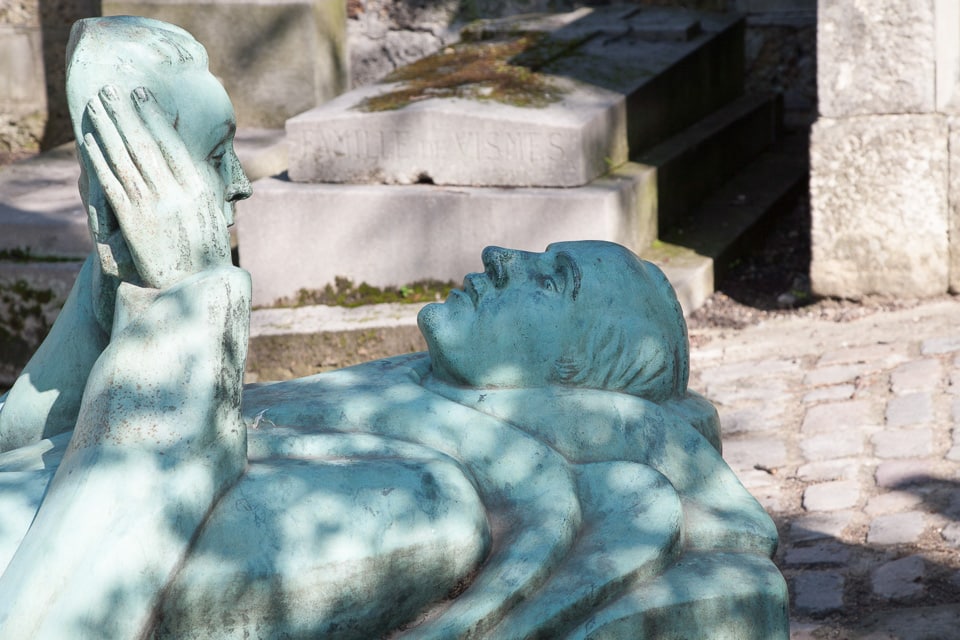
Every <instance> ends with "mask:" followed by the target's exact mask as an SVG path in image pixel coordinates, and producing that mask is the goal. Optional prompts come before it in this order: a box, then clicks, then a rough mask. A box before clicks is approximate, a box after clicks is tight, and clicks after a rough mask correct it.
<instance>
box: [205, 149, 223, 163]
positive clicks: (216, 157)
mask: <svg viewBox="0 0 960 640" xmlns="http://www.w3.org/2000/svg"><path fill="white" fill-rule="evenodd" d="M225 155H227V151H226V149H223V148H217V149H214V150H213V151H211V152H210V155H208V156H207V160H209V161H210V162H212V163H213V164H214V165H215V166H217V167H219V166H220V165H221V164H223V157H224V156H225Z"/></svg>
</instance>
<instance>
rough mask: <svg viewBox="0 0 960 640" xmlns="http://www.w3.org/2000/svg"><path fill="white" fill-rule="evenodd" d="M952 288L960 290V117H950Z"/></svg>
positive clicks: (952, 289)
mask: <svg viewBox="0 0 960 640" xmlns="http://www.w3.org/2000/svg"><path fill="white" fill-rule="evenodd" d="M949 122H950V164H949V166H950V174H949V175H950V213H949V220H950V222H949V227H950V290H951V291H953V292H954V293H956V292H960V118H958V117H956V116H953V117H951V118H950V121H949Z"/></svg>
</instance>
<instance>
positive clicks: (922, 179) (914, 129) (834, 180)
mask: <svg viewBox="0 0 960 640" xmlns="http://www.w3.org/2000/svg"><path fill="white" fill-rule="evenodd" d="M810 168H811V178H810V192H811V208H812V211H813V212H814V216H813V220H812V230H811V240H812V243H811V244H812V251H813V255H812V263H811V273H810V277H811V283H812V285H813V288H814V290H815V291H816V292H817V293H819V294H821V295H830V296H841V297H842V296H854V295H863V294H873V293H878V294H887V295H897V296H903V297H917V296H933V295H938V294H940V293H943V292H945V291H946V290H947V264H948V244H947V120H946V118H945V117H944V116H942V115H939V114H927V115H902V116H898V115H887V116H868V117H856V118H843V119H839V120H837V119H828V118H821V119H820V120H819V121H818V122H817V123H816V125H815V126H814V128H813V136H812V139H811V157H810Z"/></svg>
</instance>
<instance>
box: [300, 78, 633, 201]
mask: <svg viewBox="0 0 960 640" xmlns="http://www.w3.org/2000/svg"><path fill="white" fill-rule="evenodd" d="M557 84H558V85H560V84H561V82H560V81H559V80H558V81H557ZM563 84H564V86H562V87H558V89H557V91H558V95H562V96H563V99H562V100H560V101H558V102H554V103H551V104H547V105H544V106H542V107H536V108H535V107H522V106H512V105H504V104H498V103H495V102H490V101H479V100H469V99H459V98H453V99H444V100H438V99H430V100H422V101H418V102H415V103H413V104H410V105H408V106H406V107H404V108H402V109H399V110H389V111H382V112H366V111H363V110H361V109H360V108H359V104H360V103H361V102H362V101H363V100H365V99H368V98H373V97H376V96H379V95H381V94H382V93H383V92H384V91H385V90H386V91H389V90H390V89H393V88H396V87H394V86H393V85H388V86H387V87H386V88H384V87H383V86H381V85H371V86H368V87H363V88H361V89H357V90H355V91H352V92H350V93H347V94H345V95H343V96H341V97H339V98H337V99H335V100H333V101H331V102H328V103H326V104H324V105H323V106H321V107H318V108H316V109H313V110H311V111H308V112H306V113H303V114H301V115H298V116H296V117H294V118H291V119H290V120H288V121H287V136H288V139H289V141H290V177H291V178H292V179H293V180H294V181H296V182H349V183H360V184H377V183H387V184H415V183H418V182H421V183H423V182H428V183H433V184H438V185H479V186H488V185H489V186H525V187H526V186H548V187H573V186H581V185H584V184H586V183H588V182H590V181H591V180H593V179H594V178H596V177H598V176H600V175H602V174H603V173H604V172H605V171H606V170H607V169H608V168H609V167H610V166H617V165H619V164H621V163H623V162H624V161H626V159H627V147H626V126H627V122H626V112H625V110H624V103H623V99H622V97H621V96H619V95H618V94H615V93H613V92H610V91H606V90H604V89H599V88H594V87H587V86H574V85H572V84H569V83H563ZM607 161H609V163H610V164H607Z"/></svg>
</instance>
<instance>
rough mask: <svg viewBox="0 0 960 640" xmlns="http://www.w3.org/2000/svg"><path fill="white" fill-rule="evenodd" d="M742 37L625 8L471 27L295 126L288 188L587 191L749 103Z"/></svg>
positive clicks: (724, 27)
mask: <svg viewBox="0 0 960 640" xmlns="http://www.w3.org/2000/svg"><path fill="white" fill-rule="evenodd" d="M743 24H744V23H743V19H742V17H740V16H738V15H736V14H719V13H707V12H690V11H683V10H677V9H665V8H638V7H623V6H618V7H606V8H596V9H582V10H579V11H577V12H574V13H573V14H566V15H563V16H549V17H545V18H539V19H521V20H519V21H518V20H516V19H514V20H512V21H511V20H505V21H497V22H494V23H490V24H488V25H487V26H485V27H484V26H483V25H481V26H480V27H474V29H473V31H472V32H471V31H468V32H467V33H466V34H465V36H466V37H465V42H462V43H460V44H458V45H455V46H451V47H447V48H446V49H445V50H444V51H441V52H439V53H437V54H435V55H433V56H429V57H427V58H424V59H423V60H420V61H418V62H416V63H413V64H412V65H408V66H407V67H404V68H402V69H399V70H397V71H396V72H394V74H392V75H391V76H388V78H386V79H385V80H384V81H382V82H380V83H377V84H374V85H370V86H367V87H362V88H360V89H356V90H354V91H351V92H348V93H346V94H344V95H342V96H339V97H338V98H336V99H334V100H332V101H330V102H328V103H326V104H324V105H321V106H319V107H317V108H315V109H311V110H309V111H307V112H305V113H302V114H300V115H298V116H295V117H294V118H291V119H290V120H288V121H287V135H288V139H289V140H290V143H291V150H290V169H289V174H290V178H291V179H292V180H293V181H295V182H326V183H355V184H372V183H383V184H415V183H430V184H435V185H460V186H483V187H488V186H511V187H529V186H541V187H576V186H583V185H586V184H588V183H590V182H591V181H592V180H594V179H596V178H598V177H599V176H601V175H603V174H604V173H606V172H607V170H608V169H609V167H611V166H618V165H619V164H621V163H622V162H624V161H625V160H626V159H627V152H628V149H643V148H646V147H649V146H651V145H653V144H655V143H656V142H659V141H660V140H662V139H664V138H666V137H668V136H669V135H672V134H673V133H675V132H677V131H680V130H682V129H684V128H685V127H687V126H689V125H690V124H692V123H693V122H696V121H697V120H699V119H700V118H702V117H704V116H705V115H707V114H708V113H710V112H712V111H713V110H715V109H717V108H719V107H720V106H722V105H723V104H725V103H727V102H728V101H730V100H732V99H733V98H735V97H736V96H738V95H740V94H741V93H742V90H743V46H744V45H743Z"/></svg>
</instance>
